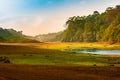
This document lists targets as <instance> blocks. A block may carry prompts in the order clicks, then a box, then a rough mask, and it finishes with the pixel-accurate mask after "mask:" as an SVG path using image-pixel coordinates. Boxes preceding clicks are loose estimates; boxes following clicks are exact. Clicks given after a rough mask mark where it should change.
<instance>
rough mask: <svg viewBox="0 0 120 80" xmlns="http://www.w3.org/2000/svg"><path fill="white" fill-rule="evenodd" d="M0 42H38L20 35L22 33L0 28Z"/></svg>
mask: <svg viewBox="0 0 120 80" xmlns="http://www.w3.org/2000/svg"><path fill="white" fill-rule="evenodd" d="M0 42H38V41H36V40H33V39H30V38H29V37H28V36H25V35H23V34H22V31H16V30H14V29H3V28H0Z"/></svg>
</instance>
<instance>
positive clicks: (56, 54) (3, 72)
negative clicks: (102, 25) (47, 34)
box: [0, 43, 120, 80]
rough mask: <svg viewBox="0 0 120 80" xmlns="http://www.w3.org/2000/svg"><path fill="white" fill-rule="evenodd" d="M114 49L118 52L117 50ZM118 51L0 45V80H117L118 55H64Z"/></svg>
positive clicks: (63, 45) (78, 46) (75, 46)
mask: <svg viewBox="0 0 120 80" xmlns="http://www.w3.org/2000/svg"><path fill="white" fill-rule="evenodd" d="M116 47H117V48H116ZM93 48H96V49H120V45H119V44H114V45H110V44H107V43H105V44H101V43H37V44H36V43H34V44H32V43H27V44H25V43H24V44H22V43H21V44H19V43H0V57H3V56H6V57H8V58H9V59H10V61H11V64H3V63H0V80H119V79H120V73H119V72H120V55H96V54H82V53H79V54H78V53H72V52H63V51H62V50H65V49H93Z"/></svg>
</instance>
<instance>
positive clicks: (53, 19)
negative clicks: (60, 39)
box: [0, 0, 120, 36]
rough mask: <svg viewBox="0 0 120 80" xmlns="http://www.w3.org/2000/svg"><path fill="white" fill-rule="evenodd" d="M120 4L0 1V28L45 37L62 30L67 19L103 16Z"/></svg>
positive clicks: (115, 1) (101, 0) (108, 1)
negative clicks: (96, 13)
mask: <svg viewBox="0 0 120 80" xmlns="http://www.w3.org/2000/svg"><path fill="white" fill-rule="evenodd" d="M119 3H120V0H0V27H3V28H13V29H16V30H18V31H23V33H24V34H26V35H32V36H34V35H38V34H47V33H52V32H58V31H62V30H64V29H65V27H64V25H65V22H66V21H67V19H68V18H69V17H71V16H84V15H89V14H92V13H93V11H96V10H97V11H99V12H104V11H105V9H106V8H107V7H110V6H111V7H115V5H118V4H119Z"/></svg>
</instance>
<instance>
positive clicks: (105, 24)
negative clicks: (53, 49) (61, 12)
mask: <svg viewBox="0 0 120 80" xmlns="http://www.w3.org/2000/svg"><path fill="white" fill-rule="evenodd" d="M66 26H67V29H66V30H65V31H64V33H63V35H64V36H63V39H62V41H64V42H76V41H77V42H96V41H109V42H120V5H117V6H116V7H115V8H113V7H108V8H107V9H106V11H105V12H104V13H101V14H100V13H99V12H98V11H94V13H93V14H92V15H88V16H83V17H79V16H74V17H70V18H69V19H68V21H67V22H66Z"/></svg>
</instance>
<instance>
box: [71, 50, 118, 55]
mask: <svg viewBox="0 0 120 80" xmlns="http://www.w3.org/2000/svg"><path fill="white" fill-rule="evenodd" d="M72 52H76V53H89V54H120V50H72Z"/></svg>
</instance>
